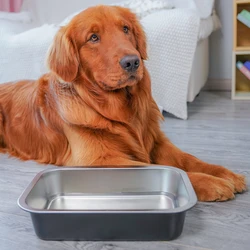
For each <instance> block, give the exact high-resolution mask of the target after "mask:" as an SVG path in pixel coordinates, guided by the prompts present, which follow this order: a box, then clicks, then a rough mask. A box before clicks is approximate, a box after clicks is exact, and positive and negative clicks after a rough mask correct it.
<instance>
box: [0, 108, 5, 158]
mask: <svg viewBox="0 0 250 250" xmlns="http://www.w3.org/2000/svg"><path fill="white" fill-rule="evenodd" d="M0 152H1V153H4V152H5V143H4V140H3V114H2V111H1V107H0Z"/></svg>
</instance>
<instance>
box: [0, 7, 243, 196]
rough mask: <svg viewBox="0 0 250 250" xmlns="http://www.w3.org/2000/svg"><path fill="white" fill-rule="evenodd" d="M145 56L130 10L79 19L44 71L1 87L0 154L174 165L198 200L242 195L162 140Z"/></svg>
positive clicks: (233, 178)
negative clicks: (134, 64)
mask: <svg viewBox="0 0 250 250" xmlns="http://www.w3.org/2000/svg"><path fill="white" fill-rule="evenodd" d="M127 27H128V30H127ZM93 34H97V35H98V36H97V38H98V39H97V38H96V36H93ZM96 39H97V40H96ZM131 54H132V55H135V56H138V57H139V60H140V66H139V68H138V69H137V70H136V72H133V73H128V72H126V71H125V70H124V69H123V68H122V67H121V65H120V64H119V62H120V60H121V59H122V58H123V57H124V56H126V55H131ZM146 58H147V54H146V42H145V35H144V32H143V30H142V28H141V26H140V24H139V23H138V21H137V19H136V17H135V15H134V14H132V13H131V12H130V11H129V10H128V9H124V8H120V7H107V6H98V7H93V8H89V9H87V10H86V11H84V12H82V13H80V14H79V15H77V16H76V17H75V18H74V19H73V20H72V21H71V22H70V23H69V24H68V25H67V26H65V27H62V28H61V29H60V30H59V32H58V34H57V35H56V37H55V40H54V43H53V45H52V47H51V48H50V51H49V54H48V65H49V68H50V73H48V74H46V75H43V76H42V77H41V78H40V79H38V80H37V81H19V82H17V83H6V84H4V85H1V86H0V151H1V152H6V153H9V154H11V155H13V156H16V157H19V158H20V159H23V160H29V159H33V160H36V161H38V162H41V163H50V164H55V165H63V166H94V165H102V166H105V165H106V166H108V165H145V164H150V163H151V164H162V165H170V166H175V167H178V168H181V169H183V170H185V171H187V172H188V175H189V177H190V180H191V182H192V184H193V186H194V188H195V191H196V193H197V195H198V198H199V200H202V201H213V200H227V199H231V198H233V197H234V193H236V192H242V191H243V190H245V188H246V185H245V180H244V177H243V176H240V175H237V174H234V173H232V172H231V171H229V170H227V169H226V168H223V167H221V166H216V165H211V164H208V163H204V162H202V161H200V160H199V159H197V158H195V157H194V156H191V155H189V154H187V153H184V152H182V151H181V150H179V149H178V148H176V147H175V146H174V145H173V144H172V143H171V142H170V141H169V140H168V139H167V138H166V137H165V135H164V133H163V132H162V131H161V130H160V126H159V122H160V120H161V119H162V116H161V114H160V112H159V110H158V108H157V105H156V104H155V102H154V100H153V98H152V95H151V86H150V77H149V74H148V72H147V70H146V68H145V66H144V63H143V60H145V59H146Z"/></svg>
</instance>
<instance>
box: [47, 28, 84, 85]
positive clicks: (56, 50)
mask: <svg viewBox="0 0 250 250" xmlns="http://www.w3.org/2000/svg"><path fill="white" fill-rule="evenodd" d="M47 65H48V68H49V69H50V70H51V71H52V72H54V73H55V74H56V75H57V76H58V77H59V78H60V79H61V80H63V81H64V82H72V81H73V80H74V79H75V78H76V76H77V73H78V68H79V55H78V51H77V49H76V46H75V45H74V44H73V42H72V40H71V38H70V37H69V35H68V33H67V28H66V27H62V28H61V29H60V30H59V31H58V32H57V34H56V36H55V38H54V42H53V43H52V45H51V47H50V49H49V51H48V55H47Z"/></svg>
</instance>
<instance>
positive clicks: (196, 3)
mask: <svg viewBox="0 0 250 250" xmlns="http://www.w3.org/2000/svg"><path fill="white" fill-rule="evenodd" d="M174 5H175V7H176V8H189V9H195V10H196V11H197V12H198V14H199V16H200V18H203V19H205V18H207V17H209V16H210V15H211V14H212V12H213V8H214V0H174Z"/></svg>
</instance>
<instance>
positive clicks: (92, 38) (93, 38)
mask: <svg viewBox="0 0 250 250" xmlns="http://www.w3.org/2000/svg"><path fill="white" fill-rule="evenodd" d="M89 40H90V41H91V42H97V41H99V37H98V36H97V35H96V34H93V35H92V36H91V37H90V39H89Z"/></svg>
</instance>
